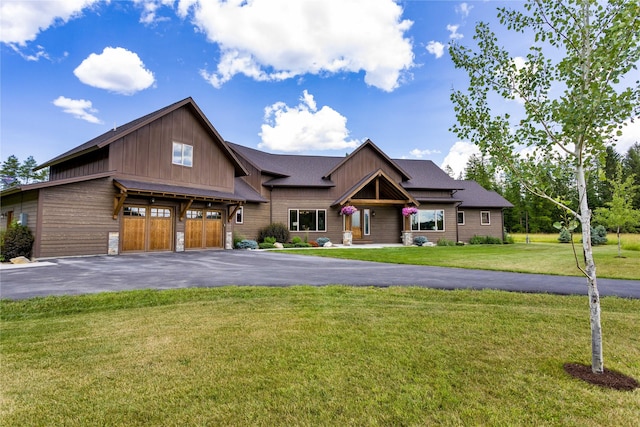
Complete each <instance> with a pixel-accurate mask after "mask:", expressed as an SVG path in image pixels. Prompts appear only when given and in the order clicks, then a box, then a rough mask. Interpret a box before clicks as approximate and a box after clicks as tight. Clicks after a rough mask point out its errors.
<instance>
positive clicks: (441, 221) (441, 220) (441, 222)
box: [435, 211, 444, 231]
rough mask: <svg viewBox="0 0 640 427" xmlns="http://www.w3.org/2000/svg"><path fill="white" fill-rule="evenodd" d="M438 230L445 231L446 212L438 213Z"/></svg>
mask: <svg viewBox="0 0 640 427" xmlns="http://www.w3.org/2000/svg"><path fill="white" fill-rule="evenodd" d="M435 229H436V230H438V231H442V230H444V211H436V228H435Z"/></svg>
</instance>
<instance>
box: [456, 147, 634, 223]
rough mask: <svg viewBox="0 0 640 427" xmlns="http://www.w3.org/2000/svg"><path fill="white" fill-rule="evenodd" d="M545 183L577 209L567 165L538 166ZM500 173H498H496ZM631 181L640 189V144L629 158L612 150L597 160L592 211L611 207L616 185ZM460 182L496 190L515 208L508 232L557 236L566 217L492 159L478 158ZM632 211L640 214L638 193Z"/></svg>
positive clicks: (591, 173) (509, 212) (592, 169)
mask: <svg viewBox="0 0 640 427" xmlns="http://www.w3.org/2000/svg"><path fill="white" fill-rule="evenodd" d="M538 168H539V173H538V176H539V177H540V179H541V181H542V182H544V183H545V186H546V187H547V189H548V190H550V192H551V193H552V194H554V195H555V198H556V199H559V200H562V201H565V202H566V203H567V204H568V205H569V206H570V207H572V208H574V209H576V208H577V206H578V200H575V195H576V194H577V192H576V189H575V188H576V182H575V178H574V175H573V173H572V170H571V169H570V167H569V166H568V165H567V164H558V163H551V162H543V163H540V164H539V165H538ZM496 172H497V173H496ZM630 177H631V180H632V182H633V185H634V186H635V187H636V188H638V189H640V144H639V143H637V142H636V143H635V144H634V145H633V146H631V148H629V150H628V151H627V153H626V154H625V155H621V154H619V153H618V152H617V151H615V149H614V148H613V147H611V146H609V147H607V150H606V153H605V155H604V157H602V158H600V159H596V160H595V161H594V162H592V164H591V165H590V166H589V168H588V171H587V185H588V200H589V207H590V208H591V210H592V211H593V212H595V211H596V209H597V208H603V207H606V206H608V204H610V203H611V202H612V200H613V196H614V186H615V183H616V181H620V182H624V181H626V180H627V179H629V178H630ZM458 178H464V179H471V180H474V181H476V182H478V183H479V184H480V185H482V186H483V187H485V188H486V189H489V190H494V191H496V192H497V193H499V194H500V195H502V196H503V197H504V198H505V199H507V200H508V201H509V202H511V203H512V204H513V206H514V207H513V208H512V209H506V210H505V213H504V221H505V228H506V229H507V231H508V232H512V233H524V232H526V231H527V229H528V231H529V232H530V233H556V232H557V230H556V229H555V228H554V227H553V223H554V222H556V221H558V220H561V219H562V218H564V217H565V213H564V212H562V210H561V209H559V208H558V207H557V205H556V204H554V203H553V202H551V201H550V200H545V199H543V198H541V197H538V196H536V195H533V194H531V193H529V192H527V191H526V190H525V189H524V186H523V185H522V184H521V182H520V181H519V180H518V177H514V176H510V175H509V174H508V173H501V172H499V171H497V170H496V167H495V165H494V164H493V162H492V161H491V159H490V158H487V157H482V156H479V155H474V156H471V157H470V158H469V161H468V162H467V165H466V168H465V171H464V175H463V176H461V177H458ZM632 194H633V198H632V200H631V207H632V209H634V210H640V191H634V192H633V193H632ZM622 231H624V232H640V224H635V225H633V224H632V225H628V226H626V227H625V229H624V230H622Z"/></svg>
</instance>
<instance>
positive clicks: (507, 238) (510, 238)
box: [504, 233, 516, 245]
mask: <svg viewBox="0 0 640 427" xmlns="http://www.w3.org/2000/svg"><path fill="white" fill-rule="evenodd" d="M515 242H516V239H514V238H513V236H512V235H511V234H509V233H505V234H504V243H505V244H507V245H513V244H514V243H515Z"/></svg>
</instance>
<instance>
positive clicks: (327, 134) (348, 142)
mask: <svg viewBox="0 0 640 427" xmlns="http://www.w3.org/2000/svg"><path fill="white" fill-rule="evenodd" d="M300 101H301V102H300V104H298V105H297V106H295V107H289V106H287V105H286V104H285V103H284V102H276V103H275V104H273V105H270V106H268V107H266V108H265V109H264V120H265V124H263V125H262V132H260V136H261V137H262V142H261V143H260V144H258V147H259V148H263V149H264V148H266V149H270V150H274V151H285V152H302V151H312V150H342V149H345V148H355V147H357V146H358V144H359V143H360V141H358V140H355V139H348V138H349V130H348V129H347V119H346V117H344V116H342V115H341V114H340V113H338V112H337V111H335V110H334V109H332V108H330V107H327V106H323V107H322V108H321V109H320V110H318V108H317V105H316V102H315V100H314V98H313V95H311V94H310V93H309V92H307V91H306V90H305V91H304V92H303V94H302V97H300Z"/></svg>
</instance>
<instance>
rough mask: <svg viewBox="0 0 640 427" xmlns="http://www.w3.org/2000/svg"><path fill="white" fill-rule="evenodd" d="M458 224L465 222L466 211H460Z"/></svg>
mask: <svg viewBox="0 0 640 427" xmlns="http://www.w3.org/2000/svg"><path fill="white" fill-rule="evenodd" d="M458 224H464V212H458Z"/></svg>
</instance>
